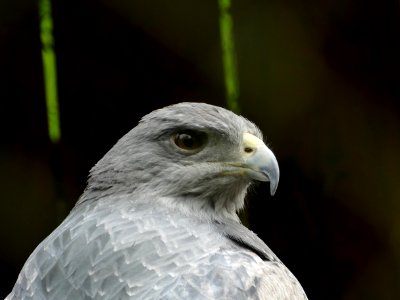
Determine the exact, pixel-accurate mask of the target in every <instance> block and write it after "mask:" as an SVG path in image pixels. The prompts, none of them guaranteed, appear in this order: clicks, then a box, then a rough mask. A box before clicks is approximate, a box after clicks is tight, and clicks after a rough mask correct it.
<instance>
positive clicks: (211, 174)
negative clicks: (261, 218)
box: [6, 102, 307, 300]
mask: <svg viewBox="0 0 400 300" xmlns="http://www.w3.org/2000/svg"><path fill="white" fill-rule="evenodd" d="M254 180H257V181H269V182H270V190H271V194H274V193H275V190H276V188H277V185H278V180H279V168H278V164H277V161H276V158H275V156H274V154H273V153H272V152H271V150H270V149H269V148H268V147H267V146H266V145H265V144H264V142H263V141H262V134H261V132H260V130H259V129H258V128H257V127H256V125H254V124H253V123H252V122H250V121H248V120H247V119H245V118H244V117H242V116H238V115H236V114H234V113H233V112H231V111H228V110H226V109H223V108H220V107H216V106H212V105H209V104H204V103H187V102H186V103H179V104H175V105H171V106H167V107H165V108H162V109H159V110H156V111H153V112H151V113H150V114H148V115H146V116H145V117H143V118H142V120H141V121H140V122H139V124H138V125H137V126H136V127H135V128H133V129H132V130H131V131H130V132H128V133H127V134H126V135H125V136H124V137H122V138H121V139H120V140H119V141H118V142H117V143H116V145H115V146H114V147H113V148H112V149H111V150H110V151H109V152H108V153H107V154H106V155H105V156H104V157H103V158H102V159H101V160H100V161H99V162H98V163H97V164H96V165H95V166H94V167H93V168H92V169H91V171H90V176H89V179H88V185H87V188H86V189H85V191H84V193H83V195H82V196H81V197H80V199H79V201H78V202H77V204H76V206H75V207H74V208H73V209H72V211H71V212H70V214H69V215H68V216H67V217H66V219H65V220H64V221H63V222H62V223H61V225H60V226H58V228H57V229H55V230H54V231H53V232H52V233H51V234H50V235H49V236H48V237H47V238H46V239H45V240H44V241H43V242H42V243H40V244H39V246H38V247H37V248H36V249H35V251H34V252H33V253H32V254H31V256H30V257H29V258H28V260H27V262H26V263H25V265H24V267H23V269H22V271H21V273H20V274H19V276H18V279H17V282H16V283H15V286H14V288H13V290H12V291H11V293H10V294H9V295H8V297H7V298H6V299H7V300H11V299H57V300H62V299H291V300H292V299H307V297H306V295H305V293H304V291H303V289H302V287H301V285H300V284H299V282H298V281H297V279H296V278H295V277H294V276H293V275H292V273H291V272H290V271H289V270H288V269H287V268H286V267H285V266H284V264H283V263H282V262H281V261H280V260H279V259H278V258H277V257H276V256H275V254H274V253H273V252H272V251H271V250H270V249H269V248H268V247H267V246H266V245H265V244H264V242H263V241H262V240H261V239H259V238H258V237H257V236H256V234H254V233H253V232H252V231H250V230H249V229H247V228H246V227H244V226H243V225H242V224H241V223H240V220H239V218H238V216H237V212H238V211H239V210H240V209H242V207H243V205H244V197H245V194H246V190H247V188H248V187H249V185H250V184H251V183H252V182H253V181H254Z"/></svg>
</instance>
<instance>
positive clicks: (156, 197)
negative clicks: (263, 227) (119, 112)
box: [81, 102, 279, 218]
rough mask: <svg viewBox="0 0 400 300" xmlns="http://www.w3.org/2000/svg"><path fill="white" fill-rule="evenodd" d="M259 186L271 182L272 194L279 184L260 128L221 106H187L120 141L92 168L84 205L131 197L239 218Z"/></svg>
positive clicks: (155, 115)
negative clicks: (251, 192) (112, 197)
mask: <svg viewBox="0 0 400 300" xmlns="http://www.w3.org/2000/svg"><path fill="white" fill-rule="evenodd" d="M254 180H257V181H269V182H270V190H271V194H272V195H273V194H274V193H275V191H276V188H277V185H278V181H279V168H278V163H277V161H276V158H275V156H274V154H273V153H272V152H271V150H270V149H269V148H268V147H267V146H266V145H265V144H264V142H263V141H262V134H261V131H260V130H259V129H258V128H257V126H256V125H254V124H253V123H252V122H250V121H249V120H247V119H245V118H244V117H242V116H238V115H236V114H234V113H233V112H231V111H228V110H226V109H223V108H221V107H216V106H213V105H209V104H205V103H186V102H185V103H179V104H175V105H171V106H167V107H165V108H162V109H159V110H156V111H153V112H151V113H150V114H148V115H146V116H144V117H143V118H142V120H141V121H140V122H139V124H138V125H137V126H136V127H135V128H134V129H132V130H131V131H130V132H129V133H127V134H126V135H125V136H124V137H123V138H121V139H120V140H119V141H118V142H117V143H116V145H115V146H114V147H113V148H112V149H111V150H110V151H109V152H108V153H107V154H106V155H105V156H104V157H103V158H102V159H101V160H100V161H99V162H98V163H97V164H96V165H95V166H94V167H93V168H92V170H91V174H90V177H89V181H88V188H87V189H86V191H85V193H84V195H83V197H82V198H81V202H82V201H85V200H87V199H88V198H91V199H96V198H99V197H103V196H107V195H111V194H132V195H135V198H138V199H143V198H146V200H145V201H164V202H165V201H167V202H169V205H170V206H171V205H172V204H173V205H175V206H176V207H178V208H179V209H182V210H185V211H192V210H196V211H197V212H199V211H202V212H206V213H210V212H211V213H212V214H214V215H220V216H228V217H233V218H237V217H236V213H237V211H238V210H240V209H241V208H242V207H243V205H244V197H245V195H246V191H247V188H248V186H249V185H250V184H251V182H253V181H254ZM142 195H147V196H146V197H142ZM150 199H152V200H150ZM171 202H173V203H171ZM155 205H157V204H155Z"/></svg>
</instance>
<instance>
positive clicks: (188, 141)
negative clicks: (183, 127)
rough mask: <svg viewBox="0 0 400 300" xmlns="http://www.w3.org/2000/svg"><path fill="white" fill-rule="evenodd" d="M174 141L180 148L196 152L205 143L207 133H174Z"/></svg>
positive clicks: (188, 151)
mask: <svg viewBox="0 0 400 300" xmlns="http://www.w3.org/2000/svg"><path fill="white" fill-rule="evenodd" d="M172 141H173V142H174V144H175V145H176V146H177V147H178V148H179V149H181V150H184V151H185V152H187V153H195V152H197V151H199V150H200V149H201V148H202V146H203V145H204V144H205V142H206V135H205V133H203V132H196V131H182V132H178V133H176V134H174V135H173V136H172Z"/></svg>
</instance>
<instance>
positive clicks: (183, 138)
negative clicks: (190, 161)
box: [178, 133, 196, 149]
mask: <svg viewBox="0 0 400 300" xmlns="http://www.w3.org/2000/svg"><path fill="white" fill-rule="evenodd" d="M178 142H179V143H180V145H181V146H183V147H185V148H187V149H193V148H195V147H196V141H195V139H194V138H193V136H191V135H190V134H187V133H181V134H179V135H178Z"/></svg>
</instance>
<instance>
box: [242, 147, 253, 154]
mask: <svg viewBox="0 0 400 300" xmlns="http://www.w3.org/2000/svg"><path fill="white" fill-rule="evenodd" d="M253 151H254V150H253V148H250V147H245V148H244V152H246V153H251V152H253Z"/></svg>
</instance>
